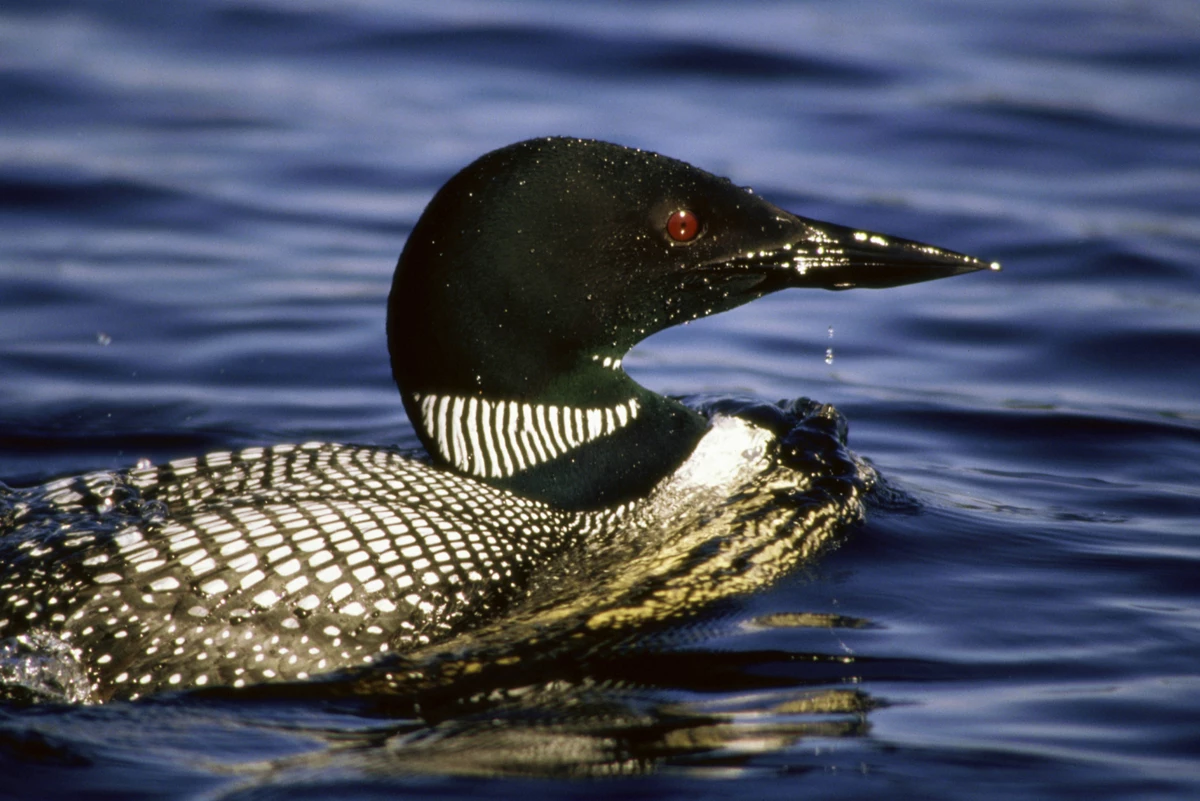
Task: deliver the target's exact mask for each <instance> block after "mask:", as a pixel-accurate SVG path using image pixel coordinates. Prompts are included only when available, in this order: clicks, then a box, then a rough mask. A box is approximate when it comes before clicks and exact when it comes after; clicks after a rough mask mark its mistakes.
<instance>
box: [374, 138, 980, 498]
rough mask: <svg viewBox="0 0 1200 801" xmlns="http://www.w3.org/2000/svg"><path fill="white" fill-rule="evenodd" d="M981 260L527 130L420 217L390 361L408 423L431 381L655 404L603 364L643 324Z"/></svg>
mask: <svg viewBox="0 0 1200 801" xmlns="http://www.w3.org/2000/svg"><path fill="white" fill-rule="evenodd" d="M988 266H989V265H988V264H986V263H984V262H982V261H980V260H978V259H974V258H972V257H970V256H964V255H962V254H958V253H953V252H950V251H946V250H942V249H940V248H935V247H932V246H929V245H923V244H920V243H917V242H911V241H908V240H903V239H897V238H895V237H887V236H881V235H879V234H874V233H870V232H865V231H858V230H855V229H852V228H844V227H841V226H836V225H830V224H827V223H822V222H817V221H814V220H808V219H805V218H802V217H797V216H795V215H793V214H790V213H788V212H786V211H784V210H782V209H780V208H778V207H777V206H774V205H772V204H770V203H768V202H766V201H765V200H763V199H762V198H760V197H758V196H757V195H755V194H754V193H753V192H751V191H750V190H748V189H745V188H742V187H738V186H735V185H734V184H733V183H732V182H730V181H729V180H727V179H725V178H720V177H717V176H715V175H712V174H710V173H707V172H705V171H703V170H699V169H697V168H695V167H692V166H691V165H689V164H685V163H683V162H681V161H677V160H675V159H671V158H667V157H664V156H660V155H657V154H654V153H648V152H645V151H640V150H632V149H630V148H625V147H621V146H618V145H613V144H607V143H604V142H595V141H589V140H581V139H567V138H547V139H536V140H530V141H526V142H520V143H518V144H515V145H511V146H509V147H505V148H502V149H500V150H496V151H493V152H491V153H488V154H487V155H485V156H483V157H482V158H480V159H478V160H477V161H475V162H474V163H473V164H471V165H469V166H468V167H466V168H465V169H463V170H462V171H461V172H459V173H458V174H457V175H455V176H454V177H453V178H451V179H450V181H449V182H447V183H446V185H445V186H444V187H442V189H441V190H440V191H439V192H438V193H437V195H436V196H435V197H434V198H433V200H432V201H431V202H430V204H429V206H428V207H427V208H426V210H425V212H424V214H422V216H421V218H420V220H419V221H418V222H417V225H416V227H415V228H414V229H413V232H412V234H411V235H410V236H409V239H408V243H407V244H406V245H405V248H404V252H403V253H402V254H401V256H400V261H399V264H398V265H397V268H396V274H395V279H394V282H393V284H392V292H391V297H390V301H389V314H388V329H389V330H388V342H389V348H390V351H391V357H392V369H393V373H394V376H395V378H396V381H397V383H398V384H399V386H400V388H401V391H402V393H403V395H404V399H405V404H406V407H407V408H408V411H409V416H410V418H411V419H413V421H414V423H415V424H416V425H417V428H418V430H421V429H422V425H421V422H420V421H421V419H422V418H421V413H420V411H419V409H418V407H419V399H420V398H421V397H428V396H429V395H430V394H435V395H439V396H442V395H452V396H455V397H478V398H480V399H489V398H490V399H495V400H497V401H499V400H505V399H508V400H516V401H521V402H530V403H544V404H560V405H564V406H585V407H593V406H595V407H599V406H604V405H606V404H611V403H616V402H619V401H621V400H623V399H624V398H626V397H628V396H629V395H630V393H631V392H635V393H645V395H650V396H651V397H650V398H646V400H647V401H648V402H653V398H657V397H658V396H653V395H652V394H651V393H648V392H646V391H645V390H643V389H642V388H640V387H637V385H636V384H634V383H633V382H632V381H631V380H630V379H628V377H626V376H625V375H624V374H623V373H621V372H620V371H619V370H614V369H612V365H614V364H617V365H619V359H620V358H621V357H622V356H624V354H625V353H626V352H627V351H628V350H629V349H630V348H631V347H632V346H633V345H635V344H636V343H637V342H639V341H641V340H642V339H644V338H645V337H647V336H649V335H650V334H653V333H655V332H656V331H660V330H662V329H664V328H667V327H669V326H672V325H675V324H677V323H681V322H684V321H688V320H694V319H697V318H699V317H705V316H707V315H710V314H715V313H717V312H721V311H725V310H727V309H731V308H734V307H736V306H740V305H741V304H743V303H746V302H748V301H751V300H754V299H755V298H758V297H761V296H762V295H765V294H767V293H770V292H774V291H777V290H780V289H785V288H788V287H817V288H823V289H850V288H852V287H890V286H897V285H900V284H908V283H914V282H917V281H925V280H930V279H934V278H942V277H946V276H950V275H957V274H959V273H966V272H972V271H975V270H979V269H983V268H985V267H988ZM639 397H641V395H640V394H639ZM662 400H664V401H665V399H662ZM671 408H672V411H673V407H671ZM676 416H678V414H677V415H676ZM684 427H685V428H689V429H690V428H695V425H694V424H689V425H687V426H684ZM693 433H694V432H693ZM421 435H422V439H423V441H424V442H425V444H426V446H427V447H430V446H431V445H433V446H434V447H430V450H431V452H433V453H434V454H435V456H437V455H438V449H437V448H436V443H434V442H433V440H434V439H435V436H434V435H433V434H432V433H431V432H429V431H421ZM691 444H694V440H693V442H692V443H688V449H689V450H690V446H691ZM442 455H443V456H444V455H445V454H444V453H443V454H442ZM577 456H578V455H577ZM573 461H576V462H577V461H578V458H576V459H574V460H573ZM459 466H460V467H461V466H462V465H459ZM475 472H476V474H479V471H475ZM481 477H485V478H486V477H487V476H481ZM494 483H499V484H501V485H504V486H517V485H516V484H514V481H513V480H510V479H509V477H504V478H503V480H500V481H496V482H494ZM518 484H519V482H518ZM518 488H519V489H524V490H527V491H528V490H529V488H528V487H524V486H518ZM533 494H537V493H536V492H534V493H533ZM548 497H550V498H551V499H552V500H559V501H561V500H562V499H561V498H559V497H557V496H555V495H554V494H553V493H550V494H549V496H548Z"/></svg>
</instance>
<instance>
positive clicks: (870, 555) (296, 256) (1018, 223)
mask: <svg viewBox="0 0 1200 801" xmlns="http://www.w3.org/2000/svg"><path fill="white" fill-rule="evenodd" d="M1198 91H1200V9H1198V8H1197V7H1196V5H1195V3H1193V2H1191V1H1190V0H1179V2H1171V1H1170V0H1160V1H1159V2H1147V3H1140V4H1128V3H1124V2H1116V0H1078V2H1073V1H1072V0H1059V2H1054V3H1043V2H1037V3H1034V2H1003V3H1001V2H988V1H987V0H979V2H974V3H967V4H964V3H948V2H934V1H933V0H927V1H925V2H912V3H906V4H902V5H901V4H888V3H875V2H865V1H862V2H839V3H833V2H814V3H806V4H784V3H768V2H758V3H750V4H738V5H737V6H736V7H734V6H728V7H727V6H724V5H719V4H706V3H694V4H693V3H688V4H666V3H663V4H640V5H630V4H625V3H620V2H615V0H610V1H609V2H595V3H589V4H586V5H585V4H573V5H571V6H568V5H566V4H559V3H549V2H546V3H533V2H518V3H510V4H504V5H499V4H483V3H480V4H476V3H466V2H456V1H455V0H450V1H449V2H443V3H439V4H437V6H436V8H431V7H424V8H405V7H403V6H401V5H398V4H392V3H382V2H371V0H359V1H358V2H353V3H340V4H323V3H319V2H308V3H303V4H296V3H282V2H275V3H272V2H265V1H264V2H248V1H247V0H242V1H241V2H220V1H219V0H207V1H206V2H195V3H189V4H156V5H153V6H151V5H148V4H146V5H143V4H136V3H130V2H124V3H122V2H104V3H101V2H95V3H55V2H50V1H48V0H38V2H28V3H23V2H9V3H7V4H6V5H5V6H4V9H3V10H2V11H0V120H3V122H2V123H0V208H2V209H3V211H2V213H0V376H2V377H3V379H2V380H0V479H2V480H3V481H4V482H5V483H8V484H10V485H24V484H33V483H37V482H40V481H44V480H47V479H49V478H53V477H57V476H61V475H66V474H72V473H79V472H83V471H85V470H92V469H108V468H120V467H128V466H132V465H133V464H135V463H136V462H137V461H138V460H139V459H146V458H148V459H152V460H154V461H156V462H157V461H161V460H164V459H168V458H175V457H182V456H188V455H194V454H196V453H201V452H204V451H207V450H216V449H227V448H231V447H238V446H243V445H254V444H268V443H277V442H297V441H306V440H312V439H329V440H334V441H346V442H366V443H400V444H401V445H408V446H412V445H415V439H414V437H413V435H412V430H411V428H410V427H409V426H408V424H407V422H406V420H405V418H404V415H403V411H402V409H401V407H400V404H399V402H398V398H397V396H396V394H395V390H394V387H393V386H392V384H391V380H390V377H389V375H388V368H387V358H386V351H385V343H384V340H383V315H384V299H385V297H386V293H387V289H388V286H389V282H390V272H391V267H392V265H393V264H394V260H395V257H396V254H397V253H398V252H399V250H400V247H401V246H402V244H403V242H404V237H405V235H406V233H407V231H408V229H409V227H410V226H411V225H412V223H413V222H414V220H415V219H416V216H417V215H418V214H419V213H420V210H421V208H422V207H423V205H424V203H425V202H426V201H427V200H428V198H429V197H430V195H431V194H432V192H433V191H434V190H435V189H436V187H437V186H438V185H440V183H441V182H442V181H443V180H445V178H446V177H448V176H449V175H450V174H451V173H452V172H453V171H454V170H456V169H457V168H458V167H460V166H461V165H463V164H465V163H467V162H468V161H470V160H471V159H473V158H474V157H475V156H477V155H479V154H480V153H483V152H484V151H487V150H490V149H492V148H494V147H497V146H500V145H503V144H506V143H508V142H511V141H516V140H518V139H522V138H526V137H529V136H535V135H542V134H548V133H570V134H577V135H585V136H591V137H596V138H601V139H608V140H613V141H618V142H621V143H623V144H628V145H634V146H641V147H648V148H651V149H654V150H658V151H661V152H664V153H667V154H669V155H672V156H676V157H679V158H682V159H685V160H687V161H690V162H692V163H695V164H697V165H698V166H701V167H704V168H707V169H710V170H712V171H715V172H718V173H721V174H726V175H730V176H731V177H733V178H734V179H735V180H737V181H738V182H739V183H744V184H747V185H752V186H754V187H755V189H756V191H758V192H759V193H761V194H764V195H766V196H767V197H769V198H770V199H772V200H773V201H775V202H778V203H780V204H781V205H784V206H785V207H787V208H789V209H792V210H793V211H796V212H798V213H801V214H804V215H806V216H812V217H816V218H819V219H828V220H831V221H834V222H841V223H845V224H849V225H854V226H859V227H864V228H868V229H875V230H880V231H885V232H888V233H892V234H896V235H900V236H908V237H913V238H917V239H921V240H925V241H930V242H934V243H937V244H940V245H945V246H947V247H951V248H955V249H958V250H963V251H966V252H970V253H975V254H978V255H980V256H983V257H986V258H988V259H998V260H1000V261H1002V262H1004V264H1005V270H1004V272H1001V273H998V274H993V273H988V274H976V275H972V276H967V277H962V278H956V279H953V280H948V281H943V282H937V283H933V284H927V285H919V286H913V287H907V288H901V289H893V290H886V291H882V292H867V291H860V292H851V293H845V294H830V293H817V292H810V293H804V292H799V291H794V292H789V293H785V294H781V295H777V296H773V297H770V298H766V299H764V300H762V301H758V302H756V303H754V304H753V305H751V306H748V307H745V308H743V309H740V310H737V311H735V312H731V313H728V314H725V315H722V316H720V317H717V318H713V319H710V320H705V321H701V322H698V323H694V324H692V325H689V326H686V327H682V328H679V329H674V330H672V331H669V332H664V333H663V334H661V335H658V336H656V337H655V338H653V339H651V340H650V341H648V342H646V343H644V344H643V345H642V346H640V347H639V348H638V349H637V350H635V351H634V353H633V354H631V355H630V357H629V358H628V359H627V361H626V366H627V367H628V369H629V370H630V372H631V373H633V374H634V375H635V376H637V377H638V378H639V380H641V381H642V382H643V383H646V384H648V385H649V386H652V387H654V388H655V389H658V390H661V391H664V392H671V393H677V394H687V393H717V394H734V393H741V394H749V395H752V396H756V397H760V398H765V399H776V398H792V397H797V396H801V395H807V396H810V397H814V398H817V399H820V400H822V401H825V402H830V403H833V404H835V405H837V407H838V408H839V409H840V410H841V412H842V413H843V414H844V415H845V416H846V417H847V419H848V420H849V423H850V437H851V440H850V442H851V445H852V447H853V448H854V449H855V451H856V452H857V453H859V454H860V455H862V456H864V457H866V458H868V459H870V460H871V462H872V463H873V464H874V465H875V467H876V468H877V469H878V470H879V471H880V473H881V474H882V475H883V476H884V478H885V480H886V482H887V484H888V486H889V488H890V489H889V491H888V492H885V493H881V494H880V496H879V497H878V498H877V499H876V500H875V502H874V503H873V505H872V507H871V508H869V509H868V519H867V522H866V524H865V525H863V526H862V527H860V528H858V529H856V530H854V531H852V532H850V533H849V534H848V535H847V536H846V537H845V538H844V540H843V542H842V544H841V546H840V547H839V548H837V549H835V550H832V551H829V552H827V553H824V554H823V555H821V556H820V557H819V558H817V559H816V560H814V561H812V562H811V563H808V564H806V565H805V566H804V567H803V568H802V569H800V570H798V571H796V572H795V573H793V574H792V575H790V576H789V577H788V578H786V579H785V580H783V581H781V582H779V583H778V584H776V585H775V586H774V587H773V588H771V589H769V590H767V591H765V592H761V593H758V594H755V595H753V596H751V597H748V598H744V599H742V600H740V601H738V602H736V603H731V604H728V605H726V606H723V607H721V608H720V609H718V610H715V611H714V612H713V613H712V614H710V615H709V616H707V617H706V618H704V619H703V620H702V621H700V623H698V624H697V625H694V626H691V627H688V628H686V629H685V630H681V631H675V632H672V631H669V630H668V631H665V632H660V633H659V635H656V636H659V637H660V638H661V646H660V647H659V648H658V649H657V650H655V651H654V652H653V653H649V654H630V655H626V654H624V653H621V652H618V653H612V654H606V655H601V657H598V658H599V659H601V662H598V663H596V664H594V665H591V666H590V667H591V669H593V671H594V672H598V673H599V674H602V675H607V676H611V677H630V676H634V677H636V678H637V679H638V682H637V684H636V685H635V686H624V687H621V688H615V687H614V686H612V685H607V686H605V685H599V686H598V687H597V688H596V690H595V693H594V694H593V695H590V696H587V698H586V701H585V703H584V704H583V708H584V710H585V712H586V713H587V714H584V715H580V714H578V713H574V714H571V713H568V712H565V711H564V709H563V708H562V707H561V706H560V705H559V702H560V701H561V700H562V699H561V698H555V697H548V698H547V699H546V700H545V702H544V703H543V704H541V705H540V706H536V707H535V708H537V709H539V710H540V712H539V713H538V714H535V715H529V716H526V717H524V718H521V719H520V720H517V719H516V718H514V717H512V716H509V717H504V716H503V715H501V716H500V718H499V719H500V720H501V721H502V723H504V725H499V726H493V727H489V726H488V725H484V724H486V723H487V721H488V720H489V718H488V717H487V716H488V714H490V713H489V712H488V711H487V710H486V709H485V710H483V711H479V710H476V711H474V712H472V711H470V710H467V711H463V712H461V713H459V714H457V715H452V716H447V717H444V718H442V719H439V720H437V721H436V725H426V724H427V723H429V721H424V722H423V721H421V720H418V719H417V718H414V717H411V716H407V715H406V714H404V712H403V711H402V710H396V709H389V708H388V706H387V704H386V703H384V702H382V701H379V700H378V699H376V700H375V701H372V702H366V701H363V700H361V699H355V700H351V699H342V700H337V699H329V698H327V697H324V696H320V695H318V694H314V696H313V697H311V698H305V697H303V696H295V695H292V696H288V697H284V698H270V697H264V698H255V699H238V698H228V697H221V696H219V695H216V696H188V695H184V696H177V697H172V698H168V699H164V700H161V701H151V702H148V703H137V704H114V705H111V706H107V707H99V708H96V707H90V708H89V707H84V708H62V707H33V708H28V707H19V706H10V707H6V708H2V709H0V765H2V766H3V770H2V771H0V775H3V776H4V777H5V778H4V779H3V783H0V797H4V796H6V795H8V796H12V797H16V798H35V797H52V796H62V797H69V796H74V797H95V798H98V797H122V798H137V797H175V798H255V799H260V798H275V797H280V798H283V797H287V798H298V797H313V798H315V797H333V796H336V797H342V798H373V797H383V796H389V797H390V796H391V795H397V794H403V795H409V796H428V797H439V798H453V797H470V796H476V795H483V794H486V795H488V796H494V797H517V796H527V795H529V794H536V795H538V796H541V797H553V798H558V797H573V798H574V797H609V796H611V795H615V794H629V795H644V796H653V797H696V796H736V797H745V798H776V797H789V798H790V797H795V796H798V795H813V796H827V797H839V798H847V797H863V798H878V797H890V798H899V797H922V798H963V797H971V798H1016V797H1021V798H1026V797H1040V798H1046V797H1064V798H1067V797H1071V798H1073V797H1088V798H1155V797H1158V798H1189V797H1194V796H1195V795H1196V794H1197V793H1198V792H1200V736H1198V735H1197V727H1196V721H1197V720H1198V719H1200V702H1198V701H1197V700H1196V699H1197V697H1198V692H1197V691H1198V690H1200V669H1198V668H1200V582H1197V580H1196V576H1197V567H1198V563H1200V541H1198V539H1197V536H1198V534H1197V532H1198V531H1200V525H1198V524H1200V489H1198V488H1200V405H1198V403H1197V400H1196V398H1197V389H1198V388H1200V383H1198V380H1197V376H1200V369H1198V368H1200V299H1198V298H1200V296H1198V295H1197V292H1196V289H1195V288H1196V286H1197V277H1198V275H1197V273H1198V269H1197V253H1198V252H1200V148H1198V147H1197V142H1200V105H1198V104H1197V103H1196V97H1197V96H1200V95H1198ZM831 327H832V328H833V329H835V330H836V339H833V340H831V339H830V337H829V334H828V331H829V329H830V328H831ZM830 347H832V348H834V349H835V351H836V359H835V360H834V361H833V362H832V363H827V362H826V353H827V348H830ZM576 700H578V698H576ZM588 715H592V717H591V718H588ZM588 719H591V720H602V721H605V723H606V725H609V726H610V728H609V729H608V730H607V731H609V732H610V733H611V734H612V737H613V739H612V741H611V742H616V743H617V744H618V745H621V746H622V747H625V748H629V749H632V751H633V752H635V753H637V754H639V755H642V756H644V755H645V753H646V749H645V747H644V746H645V744H646V743H657V744H658V746H656V747H659V750H658V751H657V752H655V754H654V755H651V757H650V758H648V759H647V760H645V762H644V763H639V767H640V768H641V769H642V770H644V771H645V774H644V775H641V776H636V777H626V778H615V779H606V780H591V781H584V782H569V781H563V780H562V779H561V778H545V777H546V776H551V777H553V776H560V775H561V774H562V773H563V770H562V766H563V765H564V764H568V763H570V764H576V765H581V766H582V765H587V764H593V763H602V762H603V759H599V758H595V757H596V754H595V749H597V748H599V745H600V742H599V741H598V740H597V739H596V738H595V731H591V730H588V728H587V726H586V725H584V724H582V723H580V721H581V720H582V721H585V722H586V720H588ZM505 721H506V723H505ZM547 733H551V734H552V735H553V736H548V734H547ZM622 738H625V739H622ZM638 743H641V744H642V746H643V747H642V750H640V751H639V750H638V748H639V746H638ZM548 744H553V745H554V746H555V747H557V748H559V749H560V750H559V751H558V752H554V753H549V752H544V751H537V750H536V749H537V748H539V747H545V746H547V745H548ZM589 749H592V750H589ZM589 755H590V756H589ZM589 758H593V759H592V762H589ZM489 760H491V761H489ZM572 760H573V762H572ZM496 774H504V775H502V776H500V777H497V776H496ZM514 774H519V775H514Z"/></svg>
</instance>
